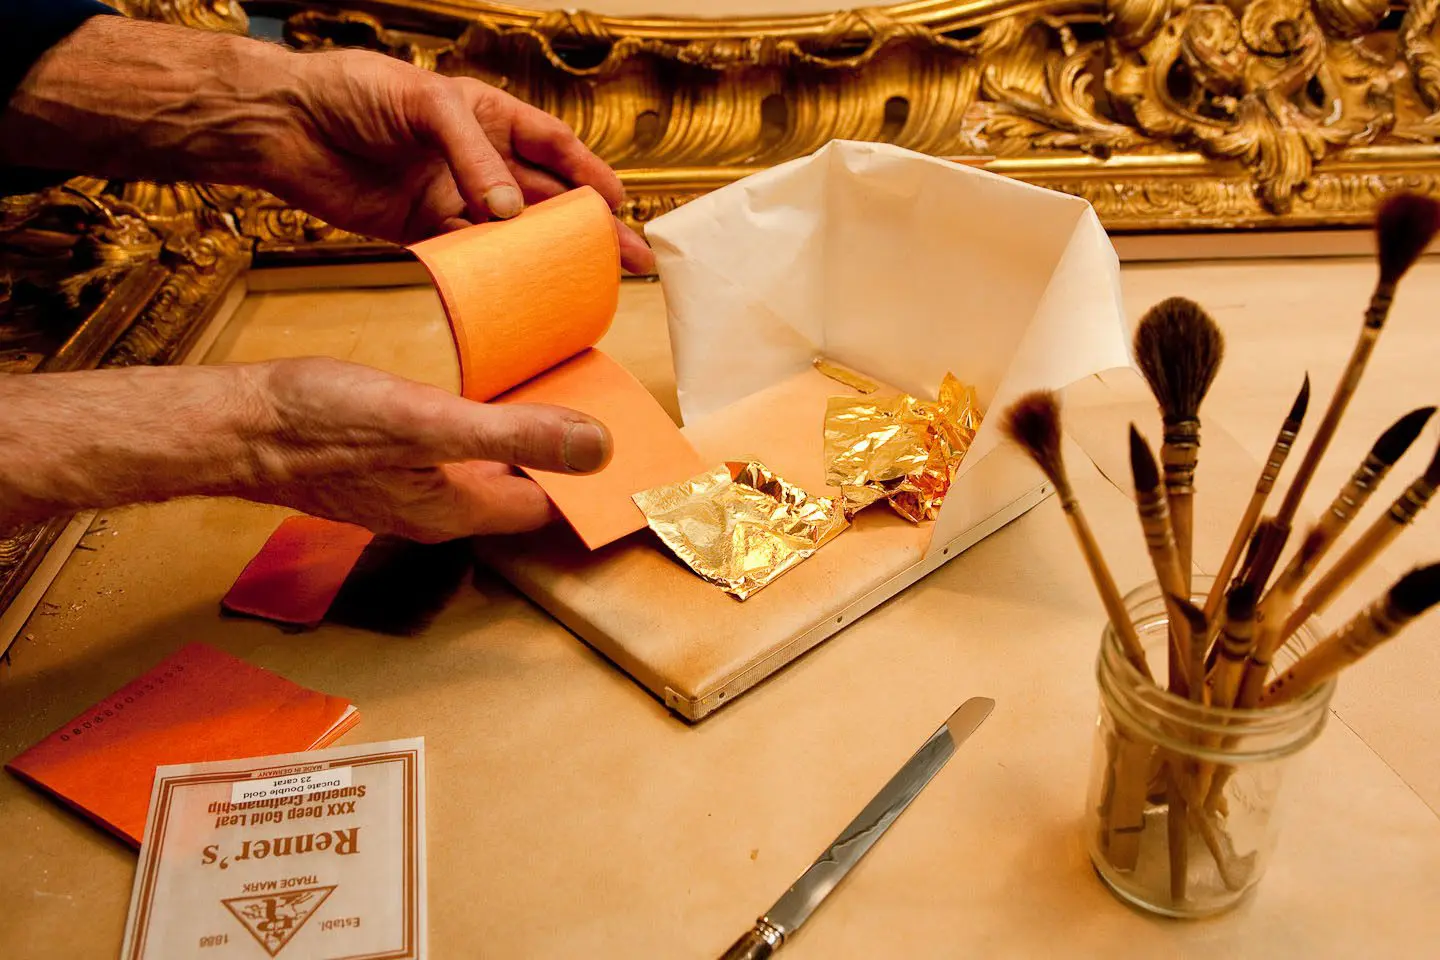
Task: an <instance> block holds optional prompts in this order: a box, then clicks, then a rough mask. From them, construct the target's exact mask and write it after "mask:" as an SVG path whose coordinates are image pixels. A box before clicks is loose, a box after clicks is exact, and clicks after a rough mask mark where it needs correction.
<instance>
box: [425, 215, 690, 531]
mask: <svg viewBox="0 0 1440 960" xmlns="http://www.w3.org/2000/svg"><path fill="white" fill-rule="evenodd" d="M410 249H411V250H412V251H413V252H414V253H415V255H416V256H417V257H419V258H420V261H421V262H422V263H423V264H425V267H426V269H427V270H429V271H430V275H431V276H432V277H433V278H434V280H435V286H436V288H437V289H438V290H439V292H440V301H441V303H442V304H443V305H444V307H445V315H446V316H447V317H448V318H449V320H450V327H451V329H452V330H453V332H454V334H455V346H456V350H457V352H458V353H459V357H460V383H461V388H460V392H461V394H462V395H463V396H465V397H466V398H468V399H471V400H477V401H486V400H496V401H497V402H500V403H550V404H557V405H559V406H566V407H571V408H574V409H577V410H580V411H582V412H584V413H588V414H590V415H591V416H593V417H595V418H596V419H598V420H599V421H601V422H602V423H604V424H605V426H607V427H608V428H609V429H610V433H611V435H612V436H613V437H614V440H615V454H614V457H613V458H612V459H611V461H610V463H609V465H608V466H606V467H605V469H604V470H602V471H600V472H599V473H598V474H594V475H591V476H584V477H576V476H571V475H565V474H557V473H546V472H544V471H539V470H527V471H526V473H527V474H528V475H529V476H530V477H531V479H533V480H534V481H535V482H536V483H538V484H540V486H541V487H542V488H544V490H545V492H546V494H548V495H549V497H550V499H551V500H552V501H554V503H555V506H556V507H557V508H558V509H559V510H560V512H561V514H563V515H564V517H565V519H566V520H567V521H569V523H570V525H571V526H572V527H573V528H574V529H575V532H576V533H577V534H579V535H580V539H581V540H583V541H584V542H585V545H586V546H587V547H590V548H591V549H592V550H593V549H595V548H597V547H602V546H604V545H605V544H607V543H611V542H613V541H615V540H618V539H620V538H621V537H623V536H625V535H626V534H628V533H633V532H635V531H636V530H639V529H642V528H643V527H644V526H645V517H644V516H643V515H641V513H640V510H639V509H638V508H637V507H636V506H635V504H634V503H633V502H631V500H630V495H631V494H633V493H638V492H639V491H641V490H648V489H650V488H651V487H655V486H659V485H660V484H664V483H673V482H677V481H679V480H683V479H685V478H687V477H691V476H694V475H695V474H697V473H699V472H700V471H701V470H704V469H705V464H704V463H702V462H701V461H700V458H699V455H698V454H696V453H695V450H694V448H693V447H691V446H690V444H689V442H688V441H687V440H686V439H685V438H684V437H683V436H682V435H681V434H680V430H679V429H678V428H677V427H676V426H675V424H674V422H672V421H671V420H670V417H669V416H668V415H667V414H666V413H665V411H664V410H663V409H661V407H660V405H659V404H658V403H657V402H656V401H655V398H654V397H652V396H650V393H649V392H648V391H647V390H646V389H645V388H644V387H643V386H642V385H641V384H640V382H639V381H638V380H636V379H635V378H634V377H633V376H631V375H630V374H629V373H628V372H627V371H626V370H625V369H624V368H623V367H621V366H620V365H619V364H617V363H615V361H613V360H611V359H610V358H609V357H607V356H606V355H605V354H604V353H603V352H601V351H600V350H597V349H595V344H596V343H597V342H599V340H600V338H601V337H602V336H604V335H605V331H606V330H608V329H609V328H610V321H611V320H612V319H614V316H615V306H616V304H617V302H618V301H619V297H620V247H619V243H618V241H617V239H616V236H615V221H614V218H613V217H611V215H610V210H609V208H608V207H607V206H606V205H605V201H604V200H603V199H602V198H601V196H600V195H599V194H598V193H596V192H595V191H594V190H593V189H591V188H590V187H581V188H579V189H577V190H571V191H569V192H568V193H563V194H561V195H560V196H558V197H554V198H552V199H550V200H546V201H544V202H543V203H538V204H536V205H535V206H533V207H530V208H528V209H527V210H525V212H524V213H522V214H520V216H518V217H516V218H514V219H513V220H504V221H496V222H492V223H481V224H476V225H475V226H473V227H466V228H465V229H463V230H457V231H454V232H453V233H446V234H442V235H440V236H438V237H433V238H431V239H429V240H425V241H422V242H420V243H417V244H415V245H414V246H413V247H411V248H410ZM507 391H508V392H507Z"/></svg>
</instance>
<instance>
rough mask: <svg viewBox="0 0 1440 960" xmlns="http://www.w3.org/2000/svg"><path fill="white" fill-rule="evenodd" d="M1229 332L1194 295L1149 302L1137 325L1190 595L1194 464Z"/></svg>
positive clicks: (1182, 573) (1183, 574) (1138, 351)
mask: <svg viewBox="0 0 1440 960" xmlns="http://www.w3.org/2000/svg"><path fill="white" fill-rule="evenodd" d="M1224 355H1225V338H1224V337H1223V336H1222V335H1221V333H1220V328H1219V327H1217V326H1216V325H1215V321H1214V320H1212V319H1210V315H1209V314H1207V313H1206V312H1205V311H1204V309H1203V308H1201V306H1200V305H1199V304H1197V303H1195V301H1193V300H1187V299H1186V298H1184V297H1170V298H1169V299H1167V300H1162V301H1161V302H1160V303H1157V304H1156V305H1155V306H1153V307H1151V308H1150V309H1149V310H1148V311H1147V312H1146V313H1145V316H1143V317H1141V319H1140V326H1139V327H1137V328H1136V330H1135V359H1136V361H1137V362H1138V363H1139V364H1140V372H1141V373H1142V374H1143V375H1144V377H1145V382H1146V383H1148V384H1149V385H1150V392H1151V393H1153V394H1154V395H1155V399H1156V401H1158V402H1159V404H1160V416H1161V420H1162V422H1163V423H1164V425H1165V433H1164V436H1163V442H1162V443H1161V446H1160V460H1161V462H1162V463H1163V464H1164V465H1165V493H1166V496H1167V497H1168V498H1169V501H1170V518H1171V524H1172V525H1173V527H1174V530H1175V549H1176V552H1177V554H1178V557H1179V562H1180V576H1181V579H1182V581H1183V583H1184V586H1185V589H1184V590H1183V591H1181V596H1183V597H1185V598H1187V599H1188V598H1189V596H1190V557H1191V552H1192V547H1193V543H1194V498H1195V464H1196V462H1197V461H1198V460H1199V457H1200V419H1199V412H1200V404H1201V402H1202V401H1203V400H1204V399H1205V393H1206V392H1207V391H1208V390H1209V389H1210V384H1211V383H1212V382H1213V381H1214V379H1215V373H1216V372H1217V371H1218V370H1219V369H1220V361H1221V359H1222V358H1223V357H1224Z"/></svg>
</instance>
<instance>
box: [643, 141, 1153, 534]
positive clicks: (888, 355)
mask: <svg viewBox="0 0 1440 960" xmlns="http://www.w3.org/2000/svg"><path fill="white" fill-rule="evenodd" d="M646 235H647V236H648V238H649V240H650V242H651V245H652V246H653V247H654V248H655V254H656V260H657V263H658V265H659V272H660V279H661V283H662V285H663V286H664V289H665V300H666V304H667V309H668V311H669V323H670V342H671V349H672V350H673V351H674V357H675V373H676V383H677V387H678V391H679V398H680V409H681V412H682V414H683V415H684V417H685V420H686V421H687V422H691V421H693V420H694V419H697V418H699V417H703V416H705V415H706V414H709V413H712V412H714V411H716V410H718V409H721V408H723V407H725V406H727V405H728V404H730V403H733V402H734V401H736V400H738V399H740V398H741V397H744V396H747V395H749V394H751V393H753V392H755V391H756V390H759V389H761V388H763V387H767V386H769V385H771V384H772V383H774V382H776V381H777V380H779V379H781V378H783V377H787V376H790V375H792V374H794V373H796V372H797V371H799V370H801V369H803V368H804V367H806V366H808V365H809V364H810V363H811V361H812V360H813V359H814V357H815V356H816V355H817V354H823V355H825V356H827V357H830V358H831V359H834V360H836V361H838V362H840V363H842V364H845V365H846V366H850V367H853V368H855V369H857V370H860V371H862V372H864V373H867V374H869V375H871V376H874V377H877V378H879V379H881V380H883V381H886V382H888V383H892V384H894V385H895V386H897V387H900V388H902V389H904V390H907V391H910V392H911V393H913V394H915V395H917V396H927V397H933V396H934V395H935V390H936V388H937V387H938V386H939V384H940V380H941V378H942V377H943V376H944V374H945V373H946V372H947V371H949V372H953V373H954V374H955V375H956V376H957V377H959V378H960V379H961V380H963V381H966V382H968V383H972V384H974V385H975V387H976V390H977V393H978V395H979V397H980V401H981V404H982V406H983V407H984V408H985V411H986V413H987V417H986V419H985V422H984V424H983V425H982V428H981V430H980V433H979V434H978V435H977V436H976V438H975V442H974V444H973V445H972V447H971V451H970V454H969V455H968V456H967V457H966V459H965V462H964V463H963V464H962V466H961V468H960V476H962V477H963V476H964V475H965V474H966V473H968V472H969V471H970V470H972V469H974V468H975V467H977V466H978V465H979V464H980V462H981V461H983V460H984V459H985V458H986V457H987V456H989V455H990V453H991V452H992V451H993V450H994V449H995V447H996V445H997V444H998V443H999V442H1000V430H999V427H1000V424H999V420H1000V417H999V415H998V414H999V413H1000V412H1001V411H1003V409H1004V408H1005V407H1006V406H1007V405H1008V404H1009V403H1010V401H1012V400H1013V399H1015V398H1016V397H1017V396H1019V395H1020V394H1022V393H1024V392H1026V391H1028V390H1034V389H1039V388H1052V389H1059V388H1062V387H1065V386H1067V385H1069V384H1070V383H1073V382H1075V381H1076V380H1078V379H1080V378H1082V377H1085V376H1088V375H1090V374H1094V373H1099V372H1101V371H1104V370H1109V369H1113V368H1115V367H1123V366H1127V365H1129V364H1130V362H1131V359H1130V351H1129V330H1128V327H1127V324H1126V322H1125V315H1124V310H1123V306H1122V303H1121V299H1120V276H1119V263H1118V260H1117V258H1116V256H1115V251H1114V248H1113V247H1112V246H1111V244H1110V241H1109V238H1108V237H1106V235H1105V231H1104V230H1103V228H1102V227H1101V225H1100V221H1099V219H1098V218H1097V217H1096V216H1095V213H1094V211H1093V210H1092V209H1091V208H1090V205H1089V204H1088V203H1087V202H1086V201H1084V200H1081V199H1079V198H1077V197H1071V196H1068V195H1066V194H1061V193H1056V192H1054V191H1050V190H1045V189H1042V188H1040V187H1035V186H1031V185H1029V184H1025V183H1021V182H1019V181H1017V180H1011V179H1009V178H1006V177H1001V176H997V175H995V174H991V173H986V172H985V171H983V170H976V169H973V168H971V167H966V166H963V165H960V164H956V163H951V162H948V161H945V160H940V159H937V158H935V157H930V156H926V155H924V154H919V153H914V152H912V151H909V150H903V149H901V148H899V147H894V146H890V145H888V144H879V143H857V142H852V141H840V140H837V141H834V142H832V143H830V144H828V145H826V146H825V147H823V148H821V149H820V150H819V151H817V152H816V153H814V154H813V155H811V156H809V157H804V158H801V159H798V160H793V161H790V162H789V163H785V164H782V165H780V166H777V167H773V168H771V169H769V170H766V171H764V172H762V173H759V174H755V175H754V176H751V177H747V178H745V179H744V180H741V181H738V182H736V183H734V184H731V185H729V186H727V187H724V188H722V189H720V190H717V191H715V192H713V193H710V194H708V195H706V196H703V197H700V198H699V199H696V200H693V201H691V202H690V203H688V204H686V205H685V206H683V207H680V208H678V209H677V210H674V211H672V212H671V213H668V214H666V215H665V216H663V217H660V218H659V219H657V220H655V221H653V222H651V223H650V224H649V225H648V227H647V228H646ZM989 414H993V415H989ZM1005 476H1006V477H1009V478H1014V479H1011V480H1007V481H1005V485H1007V486H1008V485H1010V484H1011V483H1024V482H1033V481H1034V480H1035V479H1036V475H1030V476H1029V478H1028V481H1027V480H1026V479H1025V475H1024V474H1023V473H1021V474H1017V473H1016V472H1015V471H1013V470H1007V471H1005ZM985 486H987V487H988V486H990V484H989V482H988V481H987V483H986V484H985ZM1022 492H1023V489H1022V490H1016V491H1013V493H1014V494H1015V495H1019V494H1020V493H1022ZM1006 493H1007V491H1002V490H987V491H986V493H985V496H986V498H987V499H989V498H990V497H992V496H993V497H997V498H1002V499H1003V496H1004V495H1005V494H1006ZM950 507H951V504H950V502H948V501H947V504H946V508H945V511H946V513H950V512H955V513H960V512H964V513H966V514H969V515H973V514H974V505H973V504H972V505H970V508H969V509H966V510H963V511H961V510H956V511H951V510H950ZM947 519H948V518H947V516H946V515H945V513H942V515H941V519H940V520H939V521H938V522H937V528H936V534H935V536H936V540H937V541H940V540H942V539H947V538H948V537H949V536H952V535H956V534H958V533H960V532H961V531H960V530H952V529H950V528H951V527H953V526H954V524H951V523H947Z"/></svg>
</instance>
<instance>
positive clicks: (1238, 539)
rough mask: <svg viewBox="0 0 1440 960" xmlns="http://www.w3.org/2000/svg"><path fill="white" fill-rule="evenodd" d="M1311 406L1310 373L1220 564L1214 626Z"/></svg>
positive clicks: (1210, 610)
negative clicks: (1306, 412) (1236, 569)
mask: <svg viewBox="0 0 1440 960" xmlns="http://www.w3.org/2000/svg"><path fill="white" fill-rule="evenodd" d="M1309 406H1310V374H1308V373H1307V374H1305V380H1304V382H1302V383H1301V384H1300V392H1299V393H1298V394H1296V396H1295V402H1294V403H1293V404H1291V405H1290V412H1289V413H1288V414H1286V416H1285V420H1284V422H1283V423H1281V424H1280V433H1279V434H1278V435H1277V436H1276V437H1275V443H1274V445H1273V446H1271V447H1270V456H1269V457H1267V458H1266V460H1265V466H1264V467H1263V468H1262V469H1261V470H1260V479H1259V480H1257V481H1256V483H1255V492H1254V493H1252V494H1251V495H1250V502H1249V503H1248V504H1246V506H1245V513H1244V514H1243V515H1242V516H1241V518H1240V525H1239V526H1238V527H1236V528H1235V536H1234V537H1232V538H1231V540H1230V548H1229V549H1228V550H1226V551H1225V559H1224V560H1222V561H1220V568H1219V569H1218V570H1216V571H1215V585H1214V586H1213V587H1211V588H1210V596H1208V597H1207V598H1206V599H1205V618H1206V619H1207V620H1208V621H1210V623H1211V624H1212V625H1213V624H1214V623H1215V622H1216V618H1215V615H1216V614H1217V613H1219V612H1220V603H1221V601H1222V600H1223V599H1224V598H1225V593H1226V582H1227V581H1228V580H1229V579H1230V575H1231V574H1232V573H1234V572H1235V564H1236V563H1237V562H1239V560H1240V554H1241V551H1243V550H1244V549H1245V545H1246V543H1248V542H1250V537H1251V534H1253V533H1254V532H1255V525H1256V524H1257V523H1258V522H1259V521H1260V512H1261V511H1262V510H1264V509H1265V501H1266V500H1267V499H1269V497H1270V491H1271V490H1273V489H1275V481H1276V480H1277V479H1279V477H1280V471H1281V469H1283V468H1284V466H1285V460H1286V458H1287V457H1289V456H1290V449H1291V448H1292V447H1293V446H1294V445H1295V438H1296V437H1298V436H1299V435H1300V425H1301V424H1302V423H1304V421H1305V411H1306V410H1307V409H1309ZM1252 592H1253V591H1252ZM1211 629H1212V630H1213V629H1214V627H1213V626H1212V627H1211ZM1205 640H1206V643H1205V645H1206V646H1207V647H1208V646H1209V640H1210V638H1209V637H1206V638H1205Z"/></svg>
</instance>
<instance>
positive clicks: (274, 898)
mask: <svg viewBox="0 0 1440 960" xmlns="http://www.w3.org/2000/svg"><path fill="white" fill-rule="evenodd" d="M334 889H335V888H334V887H333V886H329V887H306V888H305V889H303V890H286V891H285V892H284V893H271V894H262V895H261V896H258V897H232V898H231V899H229V900H221V901H220V902H221V903H223V904H225V906H226V907H228V908H229V909H230V912H231V913H233V914H235V919H236V920H239V921H240V924H241V925H242V926H243V927H244V928H245V929H246V930H248V931H249V932H250V936H252V937H254V938H255V940H256V941H257V942H258V943H259V944H260V946H262V947H264V948H265V952H266V953H268V954H270V956H272V957H273V956H276V955H277V954H279V953H280V951H281V950H283V949H285V944H287V943H289V942H290V938H291V937H293V936H295V934H297V933H299V932H300V928H301V927H303V926H305V921H306V920H309V919H310V915H311V914H313V913H314V912H315V911H316V910H318V909H319V908H320V904H322V903H324V902H325V898H326V897H328V896H330V893H331V892H332V891H333V890H334Z"/></svg>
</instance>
